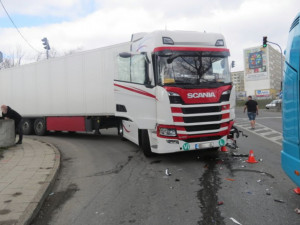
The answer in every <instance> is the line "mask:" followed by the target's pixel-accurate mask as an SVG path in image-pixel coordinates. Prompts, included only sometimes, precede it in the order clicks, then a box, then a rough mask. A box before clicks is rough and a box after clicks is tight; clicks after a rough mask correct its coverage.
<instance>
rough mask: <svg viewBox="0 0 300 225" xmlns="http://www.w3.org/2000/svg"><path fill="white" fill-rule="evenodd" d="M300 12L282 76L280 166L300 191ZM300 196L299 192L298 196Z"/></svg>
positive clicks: (291, 31)
mask: <svg viewBox="0 0 300 225" xmlns="http://www.w3.org/2000/svg"><path fill="white" fill-rule="evenodd" d="M299 20H300V13H298V14H297V16H296V18H295V20H294V21H293V23H292V25H291V27H290V31H289V37H288V43H287V47H286V52H285V65H284V77H283V101H282V102H283V104H282V106H283V107H282V124H283V140H282V147H283V149H282V151H281V164H282V168H283V170H284V171H285V173H286V174H287V175H288V176H289V177H290V178H291V180H292V181H293V182H294V183H296V185H297V186H298V188H296V189H295V192H296V190H297V191H298V192H299V191H300V188H299V187H300V118H299V117H300V108H299V107H300V105H299V81H300V77H299V75H300V74H299V71H300V24H299ZM298 194H300V193H298Z"/></svg>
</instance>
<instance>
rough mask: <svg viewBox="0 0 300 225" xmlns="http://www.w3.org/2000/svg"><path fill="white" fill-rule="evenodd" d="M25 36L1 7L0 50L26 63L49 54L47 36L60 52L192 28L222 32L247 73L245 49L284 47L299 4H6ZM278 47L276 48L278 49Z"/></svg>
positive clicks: (279, 0) (79, 0) (213, 0)
mask: <svg viewBox="0 0 300 225" xmlns="http://www.w3.org/2000/svg"><path fill="white" fill-rule="evenodd" d="M1 1H2V3H3V4H4V6H5V8H6V10H7V11H8V13H9V14H10V16H11V18H12V19H13V21H14V22H15V24H16V25H17V27H18V28H19V30H20V32H21V33H22V34H23V36H24V37H25V38H26V40H27V41H28V42H29V43H30V45H31V46H32V47H33V48H34V49H35V50H34V49H32V48H31V47H30V46H29V45H28V44H27V43H26V42H25V41H24V40H23V39H22V38H21V36H20V34H19V33H18V32H17V30H16V29H15V28H14V26H13V24H12V23H11V22H10V20H9V19H8V17H7V15H6V14H5V11H4V10H3V8H2V6H1V5H0V51H2V52H3V53H4V55H5V56H9V55H10V54H11V53H13V52H16V51H17V49H19V51H20V49H21V50H22V52H23V53H24V54H25V56H24V57H25V58H26V59H27V60H33V59H34V58H35V57H36V55H37V54H38V52H44V49H43V46H42V42H41V39H42V38H43V37H47V38H48V39H49V42H50V46H51V48H53V49H55V50H56V51H57V52H58V53H59V54H63V53H64V52H68V51H70V50H75V49H79V48H80V49H82V50H86V49H93V48H98V47H102V46H107V45H112V44H116V43H120V42H126V41H129V40H130V37H131V34H132V33H137V32H150V31H153V30H162V29H168V30H193V31H201V32H203V31H206V32H214V33H222V34H223V35H224V36H225V38H226V42H227V47H228V48H229V49H230V52H231V58H230V60H235V61H236V68H234V69H233V71H237V70H243V66H244V65H243V58H242V57H243V49H244V48H249V47H254V46H259V45H261V44H262V37H263V36H268V40H269V41H272V42H276V43H278V44H280V45H281V47H282V49H283V50H284V49H285V46H286V43H287V37H288V31H289V28H290V25H291V23H292V22H293V20H294V18H295V16H296V14H297V13H298V12H300V4H299V0H181V1H179V0H38V1H37V0H26V1H20V0H1ZM274 47H275V48H276V46H274Z"/></svg>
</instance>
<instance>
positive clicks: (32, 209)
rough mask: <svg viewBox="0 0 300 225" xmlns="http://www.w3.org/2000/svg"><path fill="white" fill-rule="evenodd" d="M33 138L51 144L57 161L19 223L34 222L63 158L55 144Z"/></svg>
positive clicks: (21, 224)
mask: <svg viewBox="0 0 300 225" xmlns="http://www.w3.org/2000/svg"><path fill="white" fill-rule="evenodd" d="M31 140H33V141H38V142H41V143H44V144H46V145H48V146H50V147H51V148H52V149H53V150H54V152H55V162H54V166H53V168H52V170H51V173H50V174H49V176H48V177H47V179H46V181H45V182H44V184H43V185H42V187H41V188H40V190H39V192H38V193H37V194H36V195H35V197H34V199H33V201H32V202H31V203H30V204H29V205H28V207H27V208H26V210H25V213H24V214H23V215H22V216H21V217H20V219H19V221H18V223H17V225H29V224H30V223H31V222H32V220H33V219H34V218H35V216H36V215H37V214H38V212H39V210H40V209H41V207H42V205H43V203H44V201H45V199H46V198H47V196H48V194H49V192H50V190H51V189H52V188H53V186H54V183H55V180H56V178H57V175H58V171H59V168H60V158H61V157H60V152H59V150H58V149H57V148H56V147H55V146H54V145H52V144H49V143H47V142H44V141H40V140H36V139H31Z"/></svg>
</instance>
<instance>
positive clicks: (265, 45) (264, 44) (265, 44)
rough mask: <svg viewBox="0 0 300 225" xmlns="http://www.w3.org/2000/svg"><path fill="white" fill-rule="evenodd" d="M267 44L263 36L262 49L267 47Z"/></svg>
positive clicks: (265, 37)
mask: <svg viewBox="0 0 300 225" xmlns="http://www.w3.org/2000/svg"><path fill="white" fill-rule="evenodd" d="M267 42H268V40H267V36H264V37H263V47H264V48H265V47H267Z"/></svg>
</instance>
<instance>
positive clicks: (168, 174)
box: [165, 168, 172, 176]
mask: <svg viewBox="0 0 300 225" xmlns="http://www.w3.org/2000/svg"><path fill="white" fill-rule="evenodd" d="M165 174H166V175H167V176H171V175H172V174H171V173H170V172H169V169H168V168H167V169H166V171H165Z"/></svg>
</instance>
